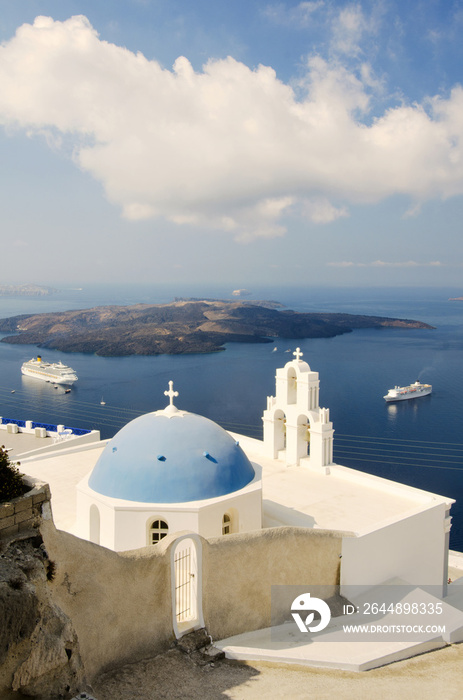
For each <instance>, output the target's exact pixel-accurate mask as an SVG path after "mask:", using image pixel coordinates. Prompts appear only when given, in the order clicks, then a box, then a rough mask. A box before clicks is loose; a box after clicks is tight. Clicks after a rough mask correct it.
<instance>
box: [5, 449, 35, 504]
mask: <svg viewBox="0 0 463 700" xmlns="http://www.w3.org/2000/svg"><path fill="white" fill-rule="evenodd" d="M18 464H19V462H18ZM26 491H29V487H28V486H26V485H25V484H24V483H23V480H22V474H21V473H20V472H19V470H18V468H17V466H16V465H15V464H12V463H11V462H10V460H9V458H8V452H7V451H6V449H5V445H2V446H1V447H0V503H3V501H9V500H11V499H12V498H17V497H18V496H22V495H23V494H24V493H26Z"/></svg>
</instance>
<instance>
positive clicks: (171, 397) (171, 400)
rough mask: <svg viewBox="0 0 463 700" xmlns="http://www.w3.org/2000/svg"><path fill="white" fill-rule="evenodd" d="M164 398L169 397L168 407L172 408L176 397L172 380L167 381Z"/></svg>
mask: <svg viewBox="0 0 463 700" xmlns="http://www.w3.org/2000/svg"><path fill="white" fill-rule="evenodd" d="M164 396H168V397H169V406H173V405H174V396H178V391H174V382H173V381H172V379H171V380H170V381H169V390H168V391H165V392H164Z"/></svg>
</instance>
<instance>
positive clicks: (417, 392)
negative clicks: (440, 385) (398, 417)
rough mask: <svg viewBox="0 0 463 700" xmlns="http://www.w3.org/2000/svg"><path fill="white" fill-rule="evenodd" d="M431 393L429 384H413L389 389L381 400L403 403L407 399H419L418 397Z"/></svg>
mask: <svg viewBox="0 0 463 700" xmlns="http://www.w3.org/2000/svg"><path fill="white" fill-rule="evenodd" d="M431 392H432V386H431V384H421V382H415V383H414V384H410V385H409V386H395V387H394V388H393V389H389V391H388V392H387V394H386V396H383V398H384V399H385V400H386V401H387V402H390V401H405V400H407V399H419V398H420V396H428V394H430V393H431Z"/></svg>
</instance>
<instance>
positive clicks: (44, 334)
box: [0, 299, 432, 357]
mask: <svg viewBox="0 0 463 700" xmlns="http://www.w3.org/2000/svg"><path fill="white" fill-rule="evenodd" d="M362 328H378V329H384V328H409V329H425V328H426V329H431V328H432V326H430V325H428V324H426V323H422V322H420V321H413V320H406V319H398V318H385V317H381V316H362V315H354V314H345V313H301V312H297V311H292V310H290V309H287V308H284V307H283V306H282V305H281V304H279V303H278V302H264V301H235V300H233V301H223V300H213V299H211V300H208V299H176V300H175V301H173V302H171V303H168V304H134V305H131V306H97V307H94V308H91V309H84V310H78V311H63V312H53V313H42V314H31V315H26V314H23V315H21V316H12V317H10V318H5V319H1V320H0V333H4V334H7V335H5V337H3V338H2V339H1V342H2V343H11V344H24V345H25V344H27V345H31V344H32V345H37V346H39V347H40V348H51V349H55V350H61V351H63V352H82V353H93V354H96V355H101V356H106V357H111V356H112V357H122V356H126V355H163V354H186V353H207V352H217V351H220V350H224V349H225V347H224V346H225V345H226V343H236V342H239V343H269V342H274V341H275V339H277V338H285V339H287V340H299V339H303V338H332V337H334V336H337V335H341V334H343V333H350V332H352V331H354V330H357V329H362Z"/></svg>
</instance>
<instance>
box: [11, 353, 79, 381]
mask: <svg viewBox="0 0 463 700" xmlns="http://www.w3.org/2000/svg"><path fill="white" fill-rule="evenodd" d="M21 372H22V373H23V374H25V375H26V376H27V377H34V378H35V379H42V380H43V381H44V382H53V384H74V382H76V381H77V374H76V373H75V372H74V370H73V369H72V368H71V367H68V366H67V365H63V363H62V362H53V363H51V362H44V361H43V360H42V358H41V357H40V355H37V359H32V360H29V361H28V362H24V363H23V365H22V367H21Z"/></svg>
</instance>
